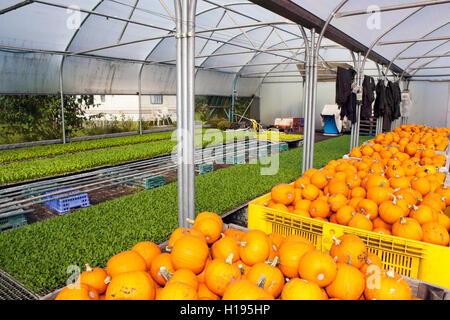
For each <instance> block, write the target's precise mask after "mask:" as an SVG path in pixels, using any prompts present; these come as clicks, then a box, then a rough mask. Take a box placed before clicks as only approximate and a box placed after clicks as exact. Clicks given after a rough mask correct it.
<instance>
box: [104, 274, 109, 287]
mask: <svg viewBox="0 0 450 320" xmlns="http://www.w3.org/2000/svg"><path fill="white" fill-rule="evenodd" d="M103 282H104V283H105V284H106V285H108V284H109V283H110V282H111V276H109V275H108V276H107V277H106V278H105V280H103Z"/></svg>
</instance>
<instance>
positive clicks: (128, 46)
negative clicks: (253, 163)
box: [0, 0, 450, 96]
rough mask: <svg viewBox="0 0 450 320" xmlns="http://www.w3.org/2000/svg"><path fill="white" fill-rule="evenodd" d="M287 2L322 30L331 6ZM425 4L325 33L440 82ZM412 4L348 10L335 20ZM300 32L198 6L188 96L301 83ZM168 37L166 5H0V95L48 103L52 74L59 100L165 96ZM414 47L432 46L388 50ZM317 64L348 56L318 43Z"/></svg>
mask: <svg viewBox="0 0 450 320" xmlns="http://www.w3.org/2000/svg"><path fill="white" fill-rule="evenodd" d="M254 2H258V1H254ZM269 2H274V1H265V3H269ZM280 2H288V1H280ZM291 2H292V3H295V4H296V5H298V6H300V7H302V8H304V9H305V10H307V11H309V12H310V13H312V14H314V15H316V16H317V17H319V18H321V19H322V20H324V21H325V20H326V19H327V18H328V16H329V14H330V13H331V11H332V10H333V8H335V7H336V6H337V5H338V4H339V3H340V0H320V1H317V0H291ZM422 2H424V1H422ZM425 2H430V1H425ZM435 2H439V3H440V4H439V5H437V4H436V5H431V6H424V7H412V8H406V9H402V10H390V11H383V10H381V12H379V16H377V17H379V20H373V18H374V16H373V14H359V15H351V16H344V17H335V18H334V19H333V20H332V21H331V25H332V26H334V27H335V28H337V29H339V30H341V31H342V32H344V33H346V34H347V35H348V36H349V37H351V38H353V39H355V40H356V41H358V42H359V43H361V44H363V45H364V46H366V47H368V48H370V47H371V46H372V45H374V46H373V50H374V51H375V52H376V53H378V54H379V55H381V56H383V57H384V58H386V59H388V60H394V63H395V64H396V65H397V66H398V67H400V68H402V69H404V70H406V71H407V72H408V73H409V74H410V75H413V76H414V77H416V78H417V79H433V80H436V79H439V80H446V79H450V77H448V76H445V70H446V69H445V68H443V67H447V68H448V66H449V61H448V60H449V59H448V53H449V49H450V43H449V40H450V38H449V33H450V25H449V20H448V17H449V14H448V13H449V12H450V11H449V9H450V4H448V2H450V1H438V0H436V1H435ZM444 2H445V3H444ZM413 3H416V2H414V1H405V0H402V1H401V0H375V1H374V0H371V1H368V0H349V1H347V3H346V4H345V5H344V6H343V7H342V8H341V10H340V11H339V12H344V13H346V12H349V11H354V10H363V11H366V10H367V8H368V7H369V6H373V5H374V4H376V5H377V6H378V7H379V8H384V7H386V6H396V5H404V4H413ZM370 18H372V20H370ZM368 20H370V21H371V22H370V23H372V27H368ZM374 23H375V25H376V27H375V28H374V27H373V25H374ZM376 23H378V24H376ZM300 28H301V27H300V26H298V25H297V24H296V23H293V22H291V21H289V20H287V19H286V18H283V17H281V16H280V15H278V14H276V13H274V12H271V11H269V10H267V9H265V8H263V7H261V6H259V5H257V4H254V3H253V2H251V1H247V0H198V2H197V15H196V48H195V49H196V66H197V74H196V93H197V94H211V95H231V93H232V91H233V87H234V85H235V83H237V90H238V94H239V95H240V96H251V95H253V94H257V91H258V87H259V85H260V83H261V82H264V81H272V80H277V79H279V78H280V77H281V76H283V78H282V79H284V80H285V78H289V79H292V78H297V79H296V80H302V79H301V76H300V74H299V72H298V70H297V66H296V65H297V64H298V63H303V62H304V59H305V52H304V41H303V38H302V33H301V32H300ZM174 34H175V9H174V1H173V0H77V1H74V0H55V1H50V0H39V1H34V0H25V1H23V0H2V1H1V2H0V71H1V72H0V93H11V94H14V93H38V94H51V93H57V92H59V91H60V70H62V72H63V88H64V90H63V91H64V93H92V94H95V93H97V94H136V93H137V92H138V90H139V78H140V77H141V80H142V81H141V83H142V87H141V92H142V93H143V94H151V93H158V94H161V93H162V94H175V92H176V71H175V54H176V46H175V38H174ZM307 34H309V32H308V30H307ZM418 38H428V39H429V40H430V39H431V40H433V41H421V42H416V43H414V42H404V43H395V44H392V43H389V42H393V41H398V40H402V41H405V40H413V39H418ZM384 42H386V43H384ZM422 56H425V57H427V56H428V57H429V58H424V57H422ZM320 58H321V59H323V60H326V61H342V62H347V63H349V64H353V63H352V61H353V60H352V55H351V53H350V51H349V50H348V49H346V48H344V47H343V46H341V45H339V44H337V43H336V42H333V41H331V40H328V39H324V41H322V48H321V50H320ZM61 67H62V69H61ZM365 67H366V69H365V74H369V75H373V76H377V75H378V71H377V65H376V64H375V63H373V62H368V63H367V64H366V65H365ZM442 70H444V71H442ZM449 73H450V72H449ZM438 74H444V76H438V77H437V75H438ZM236 75H239V77H240V78H239V81H235V78H236Z"/></svg>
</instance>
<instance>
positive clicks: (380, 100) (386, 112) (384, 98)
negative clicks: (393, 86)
mask: <svg viewBox="0 0 450 320" xmlns="http://www.w3.org/2000/svg"><path fill="white" fill-rule="evenodd" d="M387 92H388V90H387V87H386V86H385V85H384V80H378V83H377V86H376V88H375V93H376V98H375V103H374V106H373V107H374V115H375V117H376V118H378V117H383V130H384V131H391V107H390V105H389V102H388V100H389V99H390V96H389V97H388V94H387Z"/></svg>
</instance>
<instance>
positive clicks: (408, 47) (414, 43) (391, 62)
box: [388, 22, 450, 69]
mask: <svg viewBox="0 0 450 320" xmlns="http://www.w3.org/2000/svg"><path fill="white" fill-rule="evenodd" d="M449 23H450V22H446V23H444V24H442V25H440V26H439V27H437V28H435V29H433V30H432V31H430V32H428V33H427V34H425V35H423V36H422V38H425V37H428V36H429V35H430V34H432V33H434V32H436V31H437V30H439V29H441V28H443V27H445V26H446V25H448V24H449ZM417 43H418V42H413V43H411V44H410V45H408V46H407V47H406V48H404V49H402V50H400V51H399V53H397V55H396V56H395V57H394V58H393V59H391V61H390V62H389V64H388V69H390V68H391V66H392V64H393V63H394V61H395V60H397V58H398V57H399V56H400V55H401V54H402V53H404V52H405V51H407V50H408V49H410V48H411V47H413V46H414V45H416V44H417Z"/></svg>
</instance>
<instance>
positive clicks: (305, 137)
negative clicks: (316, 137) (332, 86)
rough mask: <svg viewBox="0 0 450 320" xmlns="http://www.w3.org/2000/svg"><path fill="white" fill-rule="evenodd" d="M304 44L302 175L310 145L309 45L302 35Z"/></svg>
mask: <svg viewBox="0 0 450 320" xmlns="http://www.w3.org/2000/svg"><path fill="white" fill-rule="evenodd" d="M304 42H305V47H306V50H305V104H304V107H303V109H304V113H303V125H304V128H303V158H302V174H303V173H304V172H305V171H306V170H308V169H309V167H308V156H309V155H308V151H309V150H308V147H309V143H310V138H309V132H308V130H309V124H308V121H309V118H310V107H311V104H310V100H309V99H310V98H309V97H310V93H311V92H310V84H311V83H310V79H311V50H310V45H309V44H308V38H307V37H306V34H305V35H304Z"/></svg>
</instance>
